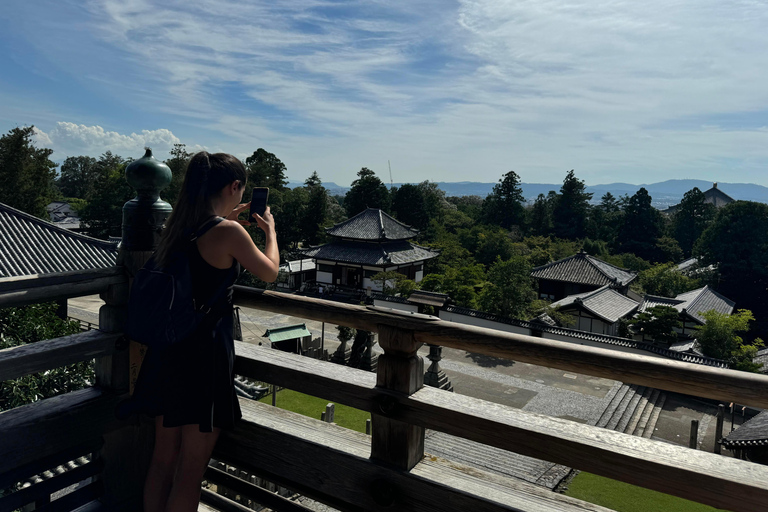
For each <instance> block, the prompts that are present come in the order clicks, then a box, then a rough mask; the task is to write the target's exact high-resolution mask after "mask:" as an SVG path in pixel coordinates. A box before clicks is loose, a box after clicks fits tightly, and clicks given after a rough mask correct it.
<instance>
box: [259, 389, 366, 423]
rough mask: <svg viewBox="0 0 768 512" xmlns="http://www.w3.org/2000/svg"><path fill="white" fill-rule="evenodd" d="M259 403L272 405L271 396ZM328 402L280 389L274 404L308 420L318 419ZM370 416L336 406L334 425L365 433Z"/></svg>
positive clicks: (356, 410) (349, 408)
mask: <svg viewBox="0 0 768 512" xmlns="http://www.w3.org/2000/svg"><path fill="white" fill-rule="evenodd" d="M259 401H260V402H264V403H265V404H270V405H271V404H272V396H271V395H269V396H265V397H264V398H262V399H261V400H259ZM328 403H329V402H328V400H324V399H322V398H317V397H315V396H310V395H305V394H303V393H299V392H298V391H292V390H290V389H281V390H280V391H278V392H277V398H276V399H275V404H276V405H277V407H279V408H280V409H285V410H286V411H293V412H297V413H299V414H303V415H304V416H309V417H310V418H315V419H318V420H319V419H320V413H322V412H323V411H325V406H326V405H328ZM370 417H371V414H370V413H368V412H365V411H361V410H359V409H353V408H352V407H347V406H346V405H341V404H336V412H335V413H334V419H335V421H334V422H335V423H336V424H337V425H340V426H342V427H344V428H348V429H350V430H357V431H358V432H362V433H365V420H367V419H369V418H370Z"/></svg>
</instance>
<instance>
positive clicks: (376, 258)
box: [302, 240, 438, 266]
mask: <svg viewBox="0 0 768 512" xmlns="http://www.w3.org/2000/svg"><path fill="white" fill-rule="evenodd" d="M302 252H303V253H304V254H305V255H306V256H307V257H310V258H314V259H316V260H330V261H338V262H343V263H355V264H359V265H376V266H382V265H404V264H406V263H414V262H417V261H422V260H428V259H431V258H434V257H436V256H438V253H437V252H434V251H432V250H430V249H427V248H426V247H420V246H418V245H416V244H412V243H410V242H407V241H404V240H401V241H396V242H385V243H369V242H354V241H349V240H337V241H335V242H330V243H327V244H325V245H321V246H319V247H312V248H310V249H306V250H304V251H302Z"/></svg>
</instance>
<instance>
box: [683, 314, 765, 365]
mask: <svg viewBox="0 0 768 512" xmlns="http://www.w3.org/2000/svg"><path fill="white" fill-rule="evenodd" d="M699 314H700V315H701V316H702V317H703V318H704V320H705V321H706V323H705V324H704V325H701V326H698V327H697V328H696V329H697V330H698V333H697V336H696V340H697V341H698V343H699V346H700V347H701V351H702V352H703V353H704V354H705V355H707V356H709V357H714V358H715V359H722V360H723V361H727V362H728V363H729V364H730V366H731V368H733V369H735V370H742V371H748V372H756V371H758V370H759V369H760V368H761V367H762V365H761V364H755V363H753V362H752V361H753V359H754V357H755V355H757V351H758V349H759V348H760V347H762V346H763V341H762V340H761V339H760V338H757V339H755V341H753V342H752V343H745V342H744V340H743V339H742V338H741V336H739V335H738V334H737V333H740V332H747V331H749V322H751V321H754V319H755V317H754V316H753V315H752V312H751V311H749V310H747V309H739V310H738V311H736V313H734V314H732V315H728V314H725V313H718V312H717V311H715V310H711V311H707V312H705V313H699Z"/></svg>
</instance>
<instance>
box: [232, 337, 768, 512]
mask: <svg viewBox="0 0 768 512" xmlns="http://www.w3.org/2000/svg"><path fill="white" fill-rule="evenodd" d="M236 352H237V354H238V355H237V360H236V367H235V369H236V371H237V372H238V373H239V374H241V375H244V376H247V377H257V376H258V377H259V378H260V379H265V380H268V381H269V382H270V383H271V384H276V385H279V386H284V387H286V388H289V389H294V390H296V391H300V392H303V393H308V394H311V395H314V396H318V397H321V398H324V399H327V400H332V401H335V402H339V403H343V404H345V405H349V406H352V407H356V408H358V409H362V410H366V411H369V412H372V413H376V414H379V415H385V416H386V417H388V418H390V419H392V420H394V421H398V422H403V423H409V424H413V425H419V426H421V427H425V428H430V429H434V430H439V431H441V432H446V433H448V434H451V435H455V436H458V437H464V438H467V439H471V440H473V441H477V442H480V443H483V444H487V445H491V446H495V447H497V448H502V449H505V450H509V451H513V452H516V453H520V454H522V455H527V456H530V457H535V458H538V459H543V460H548V461H550V462H555V463H558V464H563V465H565V466H568V467H575V468H578V469H582V470H585V471H590V472H592V473H596V474H599V475H603V476H606V477H609V478H613V479H617V480H622V481H625V482H629V483H632V484H635V485H640V486H643V487H647V488H650V489H654V490H657V491H661V492H665V493H668V494H674V495H676V496H680V497H683V498H687V499H692V500H695V501H699V502H702V503H707V504H709V505H712V506H715V507H725V508H727V509H729V510H743V511H751V510H756V508H758V505H759V504H760V503H765V502H766V501H768V467H766V466H759V465H756V464H753V463H750V462H746V461H742V460H738V459H733V458H724V457H721V456H718V455H715V454H712V453H707V452H703V451H697V450H690V449H688V448H685V447H681V446H676V445H672V444H667V443H660V442H658V441H653V440H650V439H645V438H640V437H636V436H631V435H628V434H623V433H620V432H615V431H613V430H606V429H603V428H600V427H595V426H591V425H583V424H580V423H576V422H572V421H568V420H563V419H559V418H552V417H549V416H545V415H541V414H535V413H531V412H527V411H522V410H520V409H515V408H513V407H509V406H504V405H500V404H495V403H492V402H487V401H484V400H480V399H476V398H472V397H468V396H463V395H459V394H456V393H450V392H447V391H443V390H439V389H434V388H430V387H424V388H422V389H420V390H418V391H416V392H415V393H413V394H411V395H406V394H400V393H394V392H391V391H386V390H383V389H382V388H379V387H376V382H375V378H374V375H373V374H370V373H368V372H364V371H361V370H354V369H351V368H347V367H343V366H338V365H329V364H328V363H324V362H322V361H317V360H314V359H309V358H306V357H302V356H298V355H294V354H287V353H284V352H280V351H277V350H269V349H265V348H263V347H257V346H254V345H249V344H246V343H242V342H238V344H237V347H236ZM737 502H738V503H737Z"/></svg>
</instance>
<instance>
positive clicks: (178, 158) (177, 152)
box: [160, 144, 245, 206]
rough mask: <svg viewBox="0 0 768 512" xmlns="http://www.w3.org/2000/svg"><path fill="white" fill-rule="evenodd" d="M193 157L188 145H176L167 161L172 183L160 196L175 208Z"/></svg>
mask: <svg viewBox="0 0 768 512" xmlns="http://www.w3.org/2000/svg"><path fill="white" fill-rule="evenodd" d="M192 155H193V153H190V152H189V151H187V146H186V145H184V144H174V145H173V149H172V150H171V158H169V159H168V160H166V161H165V165H167V166H168V167H169V168H170V169H171V183H170V185H168V187H167V188H166V189H165V190H163V191H162V192H161V194H160V195H161V197H162V198H163V199H164V200H165V201H167V202H168V203H170V204H172V205H174V206H175V205H176V200H177V199H178V198H179V194H180V193H181V185H182V183H184V174H185V173H186V172H187V164H188V163H189V159H190V158H192ZM244 199H245V198H244Z"/></svg>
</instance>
